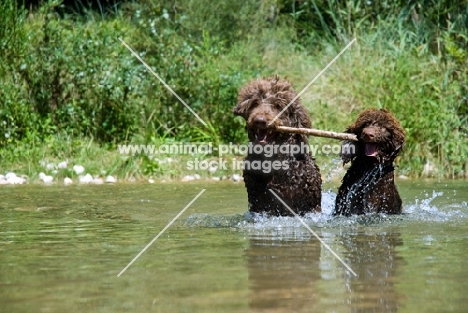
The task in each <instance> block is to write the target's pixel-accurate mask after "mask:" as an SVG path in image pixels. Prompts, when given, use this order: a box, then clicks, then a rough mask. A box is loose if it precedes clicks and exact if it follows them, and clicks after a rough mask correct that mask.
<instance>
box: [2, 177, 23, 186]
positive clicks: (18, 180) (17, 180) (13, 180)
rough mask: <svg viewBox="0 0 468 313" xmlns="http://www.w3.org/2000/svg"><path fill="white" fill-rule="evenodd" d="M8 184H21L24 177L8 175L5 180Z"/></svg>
mask: <svg viewBox="0 0 468 313" xmlns="http://www.w3.org/2000/svg"><path fill="white" fill-rule="evenodd" d="M6 181H7V182H8V184H10V185H22V184H24V183H26V179H25V178H23V177H18V176H16V175H15V176H10V177H9V179H7V180H6Z"/></svg>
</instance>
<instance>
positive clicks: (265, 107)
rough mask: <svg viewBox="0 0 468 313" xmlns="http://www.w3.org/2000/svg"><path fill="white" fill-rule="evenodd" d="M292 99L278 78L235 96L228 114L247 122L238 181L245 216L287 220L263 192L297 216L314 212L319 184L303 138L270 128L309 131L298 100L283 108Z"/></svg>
mask: <svg viewBox="0 0 468 313" xmlns="http://www.w3.org/2000/svg"><path fill="white" fill-rule="evenodd" d="M295 97H296V92H295V91H294V90H293V88H292V86H291V84H290V83H289V82H288V81H286V80H283V79H280V78H279V77H278V76H273V77H269V78H263V79H257V80H254V81H251V82H250V83H248V84H247V85H245V86H244V87H242V88H241V89H240V90H239V96H238V104H237V106H236V107H235V108H234V109H233V113H234V114H235V115H240V116H242V117H243V118H244V119H245V120H246V122H247V124H246V130H247V133H248V137H249V141H250V143H249V152H248V154H247V157H246V159H245V160H244V170H243V176H244V182H245V186H246V188H247V194H248V199H249V210H250V211H251V212H257V213H268V214H271V215H292V214H291V212H290V211H289V210H288V209H287V208H286V207H285V206H284V205H283V204H282V203H281V202H280V201H278V199H277V198H276V197H275V196H274V195H273V194H272V193H271V192H270V191H269V189H271V190H273V191H274V192H275V193H276V194H277V195H278V196H279V197H280V198H281V199H283V200H284V201H285V202H286V203H287V204H288V205H289V206H290V208H291V209H292V210H294V211H295V212H296V213H298V214H302V215H303V214H305V213H309V212H320V203H321V197H322V195H321V185H322V179H321V176H320V172H319V169H318V167H317V165H316V164H315V162H314V159H313V158H312V156H311V154H310V152H309V149H308V144H309V141H308V138H307V137H306V136H304V135H299V134H286V133H279V132H276V131H275V127H276V126H290V127H311V125H312V123H311V121H310V118H309V115H308V113H307V110H306V108H305V107H304V106H302V104H301V103H300V100H299V99H296V100H295V101H294V102H293V103H292V104H291V105H289V104H290V102H291V101H292V100H293V99H294V98H295ZM288 105H289V106H288ZM283 110H284V112H282V111H283ZM281 112H282V113H281ZM280 113H281V114H280ZM277 116H278V117H277ZM276 117H277V118H276ZM270 123H271V125H270ZM304 147H306V148H304ZM298 150H300V151H298Z"/></svg>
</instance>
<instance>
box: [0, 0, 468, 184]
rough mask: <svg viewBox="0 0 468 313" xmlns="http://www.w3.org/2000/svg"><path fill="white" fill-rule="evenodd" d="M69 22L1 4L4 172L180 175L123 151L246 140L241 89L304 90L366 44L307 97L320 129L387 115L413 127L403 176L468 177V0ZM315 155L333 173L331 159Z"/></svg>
mask: <svg viewBox="0 0 468 313" xmlns="http://www.w3.org/2000/svg"><path fill="white" fill-rule="evenodd" d="M374 2H375V3H374ZM70 12H71V11H69V10H67V8H66V7H64V6H63V5H61V3H60V1H48V2H45V3H43V4H42V5H40V6H39V7H38V8H35V9H32V10H30V11H26V10H25V9H24V8H22V7H21V6H17V2H16V1H13V0H6V1H2V2H1V3H0V77H1V88H0V125H1V126H0V129H1V130H2V131H1V132H0V153H1V155H2V164H1V165H0V173H4V172H6V171H16V172H17V173H20V174H26V175H28V176H30V177H35V176H37V174H38V173H39V172H40V171H44V170H43V167H42V166H41V165H40V162H41V161H45V162H58V161H62V160H65V159H68V160H69V162H70V163H74V164H78V163H79V164H82V165H84V166H85V167H86V168H87V170H89V171H90V172H91V171H93V172H92V173H94V174H100V173H101V172H102V171H105V172H106V174H115V175H117V176H119V177H120V178H130V177H134V178H137V179H139V178H143V177H149V176H153V177H165V178H176V177H180V176H181V175H183V174H184V173H186V170H184V166H182V164H183V162H184V160H183V158H182V159H180V160H177V162H171V163H170V164H168V163H167V162H165V158H166V157H169V156H161V158H151V157H148V156H145V155H138V156H121V155H119V153H118V151H117V145H118V144H156V145H159V144H161V143H171V142H213V143H214V145H216V144H218V143H229V142H235V143H244V142H246V136H245V131H244V126H243V125H244V122H243V121H242V120H241V119H240V118H239V117H237V118H233V116H232V114H231V113H230V111H231V109H232V107H233V106H234V105H235V103H236V97H237V90H238V88H239V87H240V86H242V85H243V84H244V83H245V82H247V81H249V80H250V79H252V78H255V77H258V76H267V75H271V74H275V73H278V74H280V75H283V76H288V77H289V79H290V80H291V81H292V83H293V84H294V86H296V89H297V90H301V89H302V88H303V86H305V85H307V83H308V82H309V81H310V80H311V79H312V78H314V77H315V75H316V74H317V73H318V72H319V71H320V70H321V69H322V68H323V67H324V66H326V64H327V63H328V62H329V61H330V60H332V59H333V58H334V57H335V55H336V54H337V53H338V52H339V51H340V50H341V49H342V48H343V47H344V46H345V45H346V44H347V43H348V42H349V41H350V40H351V39H352V38H354V37H356V38H357V43H355V44H354V45H352V46H351V48H350V49H349V50H347V51H346V52H345V53H344V54H343V55H342V56H341V57H340V59H338V60H337V62H336V63H335V64H334V65H333V66H331V67H330V68H329V69H328V70H327V72H325V74H324V75H322V77H321V78H320V79H319V80H318V81H317V82H316V83H315V84H314V85H312V86H311V87H310V89H309V90H308V91H307V92H306V93H304V94H303V96H302V99H303V103H304V104H305V105H306V106H307V107H308V108H309V111H310V115H311V117H312V120H313V123H314V127H316V128H320V129H326V130H334V131H341V130H343V129H344V128H345V127H346V126H347V125H348V124H349V123H350V122H351V121H353V120H354V119H355V118H356V116H357V115H358V113H359V112H360V111H361V110H363V109H364V108H367V107H386V108H388V109H390V110H391V111H392V112H393V113H394V114H395V115H396V116H397V117H398V118H399V119H400V120H401V122H402V124H403V126H404V127H405V129H406V131H407V145H406V147H405V150H404V153H403V155H402V156H401V157H400V158H399V173H400V174H405V175H408V176H413V177H419V176H425V175H426V176H435V177H448V178H457V177H465V176H466V175H467V174H468V161H467V160H468V140H467V135H468V100H467V99H468V85H467V81H468V67H467V65H468V64H467V63H468V61H467V60H468V52H467V51H468V37H467V34H468V29H467V27H468V26H467V24H466V20H467V19H468V5H467V3H466V1H461V2H456V3H452V1H448V0H445V1H435V0H434V1H410V2H409V3H407V1H372V2H370V1H369V2H365V1H337V0H330V1H300V2H296V1H279V2H277V1H271V0H268V1H261V2H260V1H247V2H235V1H228V0H223V1H215V2H212V1H207V0H200V1H190V0H181V1H160V0H145V1H139V2H136V1H135V2H126V3H124V4H123V5H122V6H121V7H119V8H118V9H115V7H113V8H109V10H108V11H106V10H105V9H102V10H100V11H99V12H94V11H92V10H88V11H87V10H83V12H85V13H80V14H74V13H70ZM118 38H121V39H122V40H124V41H125V42H126V43H128V44H129V45H130V46H131V47H132V48H133V49H134V50H135V51H137V52H138V53H140V55H141V57H142V58H143V59H144V60H145V61H146V62H147V63H148V64H149V65H150V66H151V67H152V68H153V69H154V70H155V71H156V73H157V74H158V75H159V76H160V77H161V78H162V79H163V80H164V81H165V82H166V83H167V84H168V85H169V86H170V87H171V88H172V89H173V90H174V91H175V92H176V93H177V94H178V95H179V96H180V97H181V98H182V99H183V100H184V101H186V102H187V104H188V105H190V107H191V108H192V109H193V110H194V111H195V112H197V114H198V115H200V117H201V118H202V119H203V120H204V121H206V122H207V123H208V126H207V127H205V126H203V125H202V124H201V123H200V122H199V121H198V120H197V119H196V118H194V116H193V115H192V114H191V113H190V112H189V111H188V110H187V109H186V108H185V106H184V105H183V104H182V103H180V102H179V101H178V100H177V99H176V98H175V97H174V96H173V95H172V94H171V93H170V91H169V90H167V89H166V88H165V87H164V86H163V85H162V84H161V83H160V82H159V81H158V80H157V79H156V78H155V77H154V76H153V75H152V74H150V73H149V72H148V71H147V70H146V68H145V67H144V66H143V65H142V64H141V63H140V62H139V61H138V60H137V59H136V58H135V57H134V56H133V55H132V54H131V53H130V52H129V51H128V50H127V49H126V48H125V47H124V46H123V45H122V44H121V42H120V41H119V40H118ZM311 141H312V142H314V143H328V144H330V143H333V144H335V143H337V142H330V140H323V139H314V138H312V140H311ZM172 157H173V156H172ZM201 157H203V158H215V157H216V155H208V156H201ZM317 160H318V162H319V164H320V165H321V167H322V168H323V172H324V174H326V172H327V169H326V168H327V164H330V163H331V156H317ZM175 163H177V164H178V165H174V164H175ZM171 164H172V165H171ZM429 164H431V165H432V168H433V171H428V169H430V166H428V165H429ZM425 166H426V171H425V170H424V167H425ZM184 171H185V172H184ZM62 174H63V176H65V175H71V173H68V172H65V173H62ZM222 174H229V173H221V175H222ZM59 175H60V173H59Z"/></svg>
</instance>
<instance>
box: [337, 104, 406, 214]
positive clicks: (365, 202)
mask: <svg viewBox="0 0 468 313" xmlns="http://www.w3.org/2000/svg"><path fill="white" fill-rule="evenodd" d="M346 132H347V133H352V134H355V135H356V136H357V138H358V139H359V141H358V142H349V141H345V142H344V143H343V146H342V154H341V158H342V160H343V163H344V164H346V163H347V162H349V161H351V167H350V168H349V169H348V171H347V172H346V175H345V176H344V178H343V183H342V185H341V187H340V188H339V189H338V195H337V197H336V204H335V211H334V215H351V214H364V213H370V212H377V213H380V212H382V213H389V214H399V213H401V210H402V206H401V198H400V195H399V194H398V190H397V188H396V186H395V181H394V173H393V172H394V167H393V161H394V160H395V158H396V157H397V155H398V154H399V153H400V151H401V149H402V148H403V144H404V142H405V131H404V130H403V128H402V127H401V125H400V122H399V121H398V120H397V119H396V118H395V117H394V116H393V115H392V114H391V113H390V112H389V111H388V110H386V109H380V110H377V109H367V110H365V111H363V112H362V113H361V114H360V115H359V117H358V118H357V120H356V122H354V124H352V125H351V126H349V127H348V129H346ZM353 148H354V152H353Z"/></svg>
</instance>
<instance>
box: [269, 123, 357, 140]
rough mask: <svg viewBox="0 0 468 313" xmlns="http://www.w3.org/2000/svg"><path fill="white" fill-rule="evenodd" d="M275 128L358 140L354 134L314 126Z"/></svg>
mask: <svg viewBox="0 0 468 313" xmlns="http://www.w3.org/2000/svg"><path fill="white" fill-rule="evenodd" d="M275 130H276V131H279V132H280V133H293V134H302V135H309V136H316V137H325V138H332V139H338V140H351V141H358V139H357V137H356V135H355V134H348V133H336V132H330V131H326V130H320V129H314V128H295V127H287V126H278V127H276V128H275Z"/></svg>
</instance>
